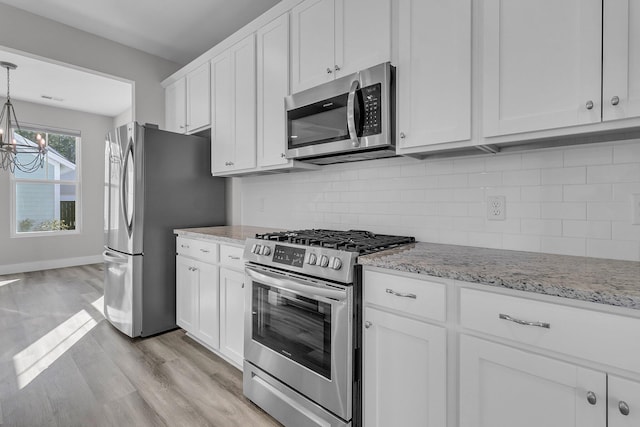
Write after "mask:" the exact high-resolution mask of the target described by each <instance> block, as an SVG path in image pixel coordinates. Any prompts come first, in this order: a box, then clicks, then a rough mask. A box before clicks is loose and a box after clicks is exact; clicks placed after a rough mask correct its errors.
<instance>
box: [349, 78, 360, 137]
mask: <svg viewBox="0 0 640 427" xmlns="http://www.w3.org/2000/svg"><path fill="white" fill-rule="evenodd" d="M358 89H360V82H359V81H358V80H354V81H353V83H351V89H349V96H348V97H347V127H348V128H349V137H350V138H351V144H352V145H353V146H354V147H358V146H360V138H358V129H357V128H356V92H357V91H358Z"/></svg>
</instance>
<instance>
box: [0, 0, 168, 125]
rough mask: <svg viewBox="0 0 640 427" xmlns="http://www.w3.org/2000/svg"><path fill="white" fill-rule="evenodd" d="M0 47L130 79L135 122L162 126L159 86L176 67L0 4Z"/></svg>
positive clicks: (165, 61)
mask: <svg viewBox="0 0 640 427" xmlns="http://www.w3.org/2000/svg"><path fill="white" fill-rule="evenodd" d="M122 12H123V13H126V10H123V11H122ZM2 46H4V47H8V48H12V49H16V50H19V51H22V52H27V53H31V54H33V55H38V56H41V57H44V58H49V59H53V60H56V61H60V62H63V63H66V64H71V65H75V66H79V67H84V68H87V69H89V70H94V71H99V72H101V73H106V74H109V75H112V76H116V77H120V78H124V79H128V80H132V81H134V82H135V104H134V106H135V119H136V120H137V121H138V122H140V123H155V124H158V125H159V126H160V127H163V126H164V90H163V89H162V87H161V86H160V82H161V81H162V80H164V79H165V78H166V77H167V76H169V75H170V74H172V73H173V72H175V71H176V70H177V69H178V68H180V66H179V65H178V64H175V63H173V62H171V61H167V60H165V59H162V58H159V57H156V56H153V55H149V54H147V53H144V52H142V51H139V50H136V49H132V48H129V47H126V46H124V45H121V44H118V43H115V42H112V41H109V40H106V39H103V38H101V37H98V36H94V35H92V34H89V33H86V32H83V31H80V30H77V29H75V28H71V27H69V26H66V25H63V24H60V23H57V22H55V21H52V20H49V19H46V18H42V17H40V16H37V15H33V14H31V13H28V12H24V11H22V10H20V9H16V8H14V7H11V6H7V5H5V4H0V47H2ZM0 60H2V58H0ZM18 65H19V64H18Z"/></svg>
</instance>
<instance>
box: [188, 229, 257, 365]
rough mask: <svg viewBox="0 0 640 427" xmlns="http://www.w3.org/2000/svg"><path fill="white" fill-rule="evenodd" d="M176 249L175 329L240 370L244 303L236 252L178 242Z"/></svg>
mask: <svg viewBox="0 0 640 427" xmlns="http://www.w3.org/2000/svg"><path fill="white" fill-rule="evenodd" d="M176 248H177V252H178V255H177V256H176V323H177V325H178V326H179V327H181V328H182V329H184V330H185V331H186V332H187V333H188V334H189V335H190V336H192V337H193V338H195V339H197V340H198V341H200V342H201V343H202V344H205V345H206V346H207V347H208V348H209V349H210V350H212V351H214V352H215V353H217V354H218V355H220V356H222V357H224V358H225V359H226V360H228V361H229V362H231V363H232V364H234V365H235V366H236V367H237V368H238V369H241V368H242V361H243V358H244V350H243V349H244V300H245V298H244V273H243V272H242V269H243V268H244V263H243V261H242V247H240V246H232V245H226V244H218V243H216V242H214V241H206V240H199V239H191V238H184V237H181V236H178V239H177V245H176ZM218 255H219V256H218Z"/></svg>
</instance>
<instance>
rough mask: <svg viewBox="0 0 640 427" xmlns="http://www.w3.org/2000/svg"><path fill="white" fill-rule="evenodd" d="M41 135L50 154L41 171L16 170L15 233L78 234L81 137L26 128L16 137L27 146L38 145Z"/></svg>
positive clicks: (13, 232) (14, 193)
mask: <svg viewBox="0 0 640 427" xmlns="http://www.w3.org/2000/svg"><path fill="white" fill-rule="evenodd" d="M38 134H40V135H41V136H42V137H43V138H45V140H46V141H47V145H48V149H47V154H46V156H45V160H44V163H43V165H42V168H41V169H38V170H37V171H35V172H32V173H25V172H21V171H19V170H18V169H16V170H15V173H14V175H13V179H12V183H13V202H14V203H13V205H14V206H13V221H12V233H11V234H12V235H13V236H32V235H42V234H51V233H69V232H77V231H78V230H79V228H80V227H79V218H80V215H79V212H80V210H79V203H78V202H79V194H80V191H79V189H80V171H79V159H80V155H79V154H80V153H79V149H80V134H79V133H73V132H60V131H53V130H49V129H38V128H26V129H22V130H20V131H16V132H14V138H16V140H21V141H19V142H21V143H24V144H31V143H33V144H35V142H34V141H36V140H37V135H38ZM19 155H21V156H30V155H31V154H25V153H22V154H19Z"/></svg>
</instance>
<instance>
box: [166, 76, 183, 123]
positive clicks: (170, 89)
mask: <svg viewBox="0 0 640 427" xmlns="http://www.w3.org/2000/svg"><path fill="white" fill-rule="evenodd" d="M186 124H187V87H186V77H183V78H181V79H180V80H178V81H176V82H174V83H172V84H170V85H169V86H167V87H166V88H165V90H164V127H165V129H166V130H168V131H170V132H176V133H185V132H186V131H187V129H186Z"/></svg>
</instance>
